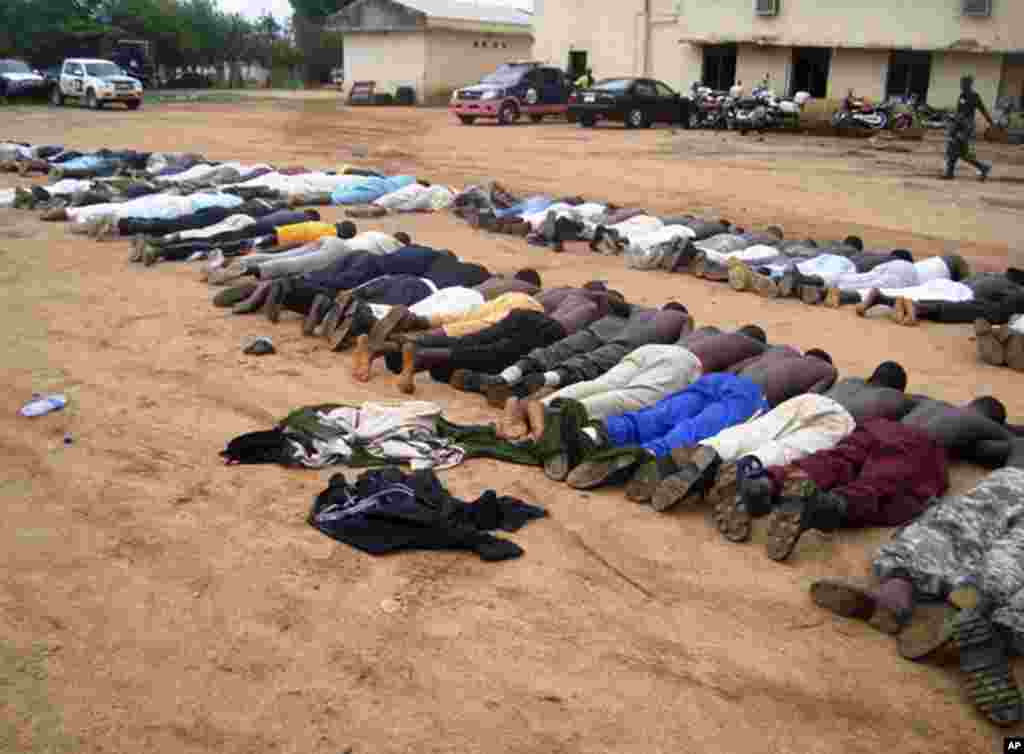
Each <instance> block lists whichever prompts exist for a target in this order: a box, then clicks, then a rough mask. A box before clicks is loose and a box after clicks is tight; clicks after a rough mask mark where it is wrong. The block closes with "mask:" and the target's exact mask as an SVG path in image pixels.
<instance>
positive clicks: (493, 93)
mask: <svg viewBox="0 0 1024 754" xmlns="http://www.w3.org/2000/svg"><path fill="white" fill-rule="evenodd" d="M498 95H499V92H498V90H497V89H488V90H487V91H486V92H484V93H483V94H482V95H480V99H496V98H497V97H498Z"/></svg>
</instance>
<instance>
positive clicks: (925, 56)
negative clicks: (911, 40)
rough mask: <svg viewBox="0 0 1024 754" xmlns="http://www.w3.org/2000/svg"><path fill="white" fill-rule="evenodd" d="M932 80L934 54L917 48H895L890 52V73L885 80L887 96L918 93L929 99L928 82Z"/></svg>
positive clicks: (921, 97)
mask: <svg viewBox="0 0 1024 754" xmlns="http://www.w3.org/2000/svg"><path fill="white" fill-rule="evenodd" d="M931 80H932V54H931V53H930V52H918V51H915V50H893V51H892V52H891V53H890V54H889V75H888V76H887V77H886V82H885V96H886V97H909V96H910V95H911V94H916V95H917V97H918V99H919V100H920V101H921V102H927V101H928V84H929V83H931Z"/></svg>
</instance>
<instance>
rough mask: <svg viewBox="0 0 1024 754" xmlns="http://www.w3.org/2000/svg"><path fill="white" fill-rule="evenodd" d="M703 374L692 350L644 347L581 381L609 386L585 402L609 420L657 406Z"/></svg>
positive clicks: (593, 414)
mask: <svg viewBox="0 0 1024 754" xmlns="http://www.w3.org/2000/svg"><path fill="white" fill-rule="evenodd" d="M631 367H632V369H631ZM700 376H701V364H700V361H699V360H698V359H697V357H696V356H694V355H693V354H692V353H690V352H689V351H686V350H685V349H682V348H679V347H678V346H642V347H641V348H638V349H637V350H636V351H633V352H632V353H631V354H629V355H628V356H626V358H625V359H623V360H622V361H620V362H619V363H618V364H616V365H615V366H614V367H612V368H611V369H610V370H609V371H608V372H606V373H605V374H603V375H602V376H601V377H598V378H597V379H596V380H593V381H592V382H591V383H580V384H592V383H598V384H601V385H604V386H605V387H606V389H605V390H604V391H602V392H600V393H598V394H596V395H592V396H589V397H587V398H585V399H583V400H581V403H583V405H584V407H585V408H586V409H587V414H588V415H589V416H590V417H591V418H592V419H606V418H608V417H609V416H616V415H618V414H624V413H627V412H629V411H639V410H641V409H644V408H648V407H650V406H654V405H655V404H657V402H658V401H660V400H662V399H663V398H666V397H668V396H669V395H672V394H674V393H678V392H679V391H680V390H684V389H686V388H687V387H688V386H689V385H691V384H692V383H693V382H695V381H696V380H697V379H698V378H699V377H700ZM572 387H574V386H570V388H569V389H571V388H572Z"/></svg>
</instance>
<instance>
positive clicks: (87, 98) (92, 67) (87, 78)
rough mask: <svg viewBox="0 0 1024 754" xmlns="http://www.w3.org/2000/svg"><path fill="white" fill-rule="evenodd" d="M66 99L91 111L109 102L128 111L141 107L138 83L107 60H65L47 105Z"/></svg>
mask: <svg viewBox="0 0 1024 754" xmlns="http://www.w3.org/2000/svg"><path fill="white" fill-rule="evenodd" d="M68 99H77V100H81V101H84V102H85V104H86V106H87V107H89V108H92V109H93V110H99V109H100V108H101V107H103V105H105V104H107V103H109V102H121V103H123V104H125V105H127V106H128V109H129V110H138V109H139V106H140V105H141V104H142V82H141V81H139V80H138V79H136V78H133V77H131V76H129V75H127V74H126V73H125V72H124V71H123V70H121V68H120V66H118V65H116V64H115V63H111V62H110V61H109V60H93V59H90V58H69V59H68V60H65V61H64V65H63V66H62V67H61V70H60V79H59V80H58V82H57V85H56V86H55V87H53V91H52V92H50V102H51V103H52V104H53V105H55V106H57V107H59V106H61V105H63V104H64V102H65V100H68Z"/></svg>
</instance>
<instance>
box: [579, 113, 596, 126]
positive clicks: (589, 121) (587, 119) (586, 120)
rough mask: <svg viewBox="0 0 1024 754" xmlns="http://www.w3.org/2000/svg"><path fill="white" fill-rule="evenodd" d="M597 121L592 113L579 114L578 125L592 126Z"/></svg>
mask: <svg viewBox="0 0 1024 754" xmlns="http://www.w3.org/2000/svg"><path fill="white" fill-rule="evenodd" d="M596 123H597V119H596V118H595V117H594V116H593V115H581V116H580V125H581V126H583V127H584V128H593V127H594V125H595V124H596Z"/></svg>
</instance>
